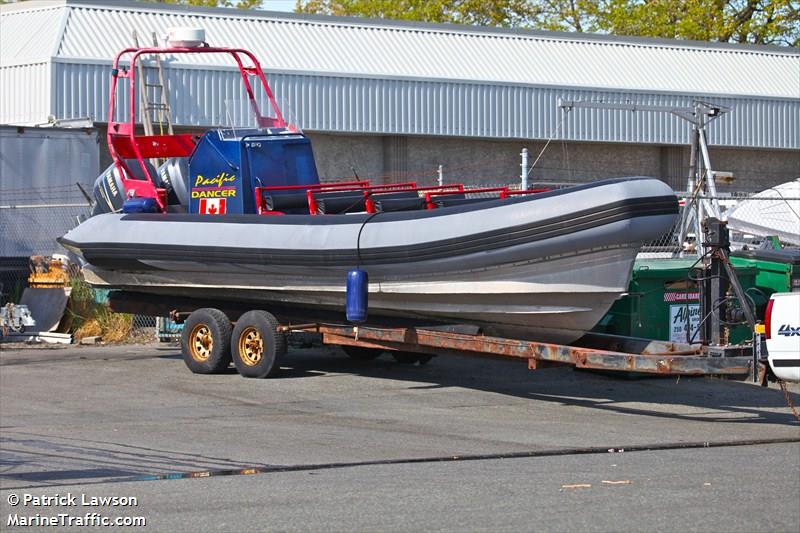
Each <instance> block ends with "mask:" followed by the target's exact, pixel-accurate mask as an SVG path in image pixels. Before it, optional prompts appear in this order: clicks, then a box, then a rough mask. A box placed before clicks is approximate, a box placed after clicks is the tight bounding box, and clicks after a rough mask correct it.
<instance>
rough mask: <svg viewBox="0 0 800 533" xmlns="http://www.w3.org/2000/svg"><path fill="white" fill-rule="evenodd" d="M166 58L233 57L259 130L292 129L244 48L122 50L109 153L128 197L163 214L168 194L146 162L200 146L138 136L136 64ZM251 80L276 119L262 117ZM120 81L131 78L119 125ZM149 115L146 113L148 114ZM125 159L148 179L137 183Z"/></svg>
mask: <svg viewBox="0 0 800 533" xmlns="http://www.w3.org/2000/svg"><path fill="white" fill-rule="evenodd" d="M129 54H133V55H132V56H131V57H130V65H129V66H128V69H127V70H126V69H125V68H123V67H121V66H120V61H121V60H123V59H124V57H125V56H127V55H129ZM165 54H229V55H230V56H231V57H233V59H234V61H235V62H236V66H237V67H238V69H239V73H240V75H241V77H242V82H243V83H244V86H245V88H246V90H247V97H248V100H249V101H250V106H251V107H252V109H253V112H254V113H255V115H256V120H257V122H258V126H259V127H261V128H287V127H291V126H290V125H289V124H287V123H286V121H285V120H284V118H283V115H282V114H281V111H280V109H278V105H277V103H276V102H275V97H274V96H273V94H272V90H271V89H270V87H269V84H268V83H267V79H266V77H265V76H264V71H263V70H262V68H261V64H260V63H259V62H258V60H257V59H256V58H255V56H254V55H253V54H252V53H251V52H249V51H247V50H243V49H241V48H213V47H210V46H200V47H197V48H126V49H124V50H122V51H121V52H120V53H118V54H117V56H116V57H115V58H114V62H113V65H112V68H111V90H110V97H109V104H108V134H107V137H106V140H107V143H108V150H109V152H110V153H111V158H112V159H113V161H114V165H115V167H116V168H117V171H118V172H119V173H120V178H121V181H122V185H123V187H124V188H125V193H126V194H127V195H128V197H135V196H138V197H144V198H154V199H155V200H156V202H157V203H158V207H159V210H160V211H162V212H164V211H166V207H167V206H166V193H165V192H164V191H163V190H157V189H156V187H155V185H154V184H153V183H154V182H153V178H155V176H151V175H150V170H149V169H148V167H147V165H146V164H145V161H144V160H145V159H148V158H152V157H157V158H166V157H187V156H189V155H191V153H192V151H193V150H194V146H195V143H196V137H195V136H194V135H193V134H175V135H136V133H135V131H136V122H135V121H136V103H137V98H136V61H137V60H139V58H140V56H142V55H165ZM242 56H244V58H246V60H249V62H250V63H251V64H250V66H247V65H245V61H243V57H242ZM249 76H257V77H258V79H259V80H261V85H262V86H263V87H264V90H265V91H266V94H267V98H268V99H269V103H270V105H271V106H272V110H273V111H274V113H275V118H270V117H265V116H263V115H262V114H261V112H260V110H259V108H258V104H257V103H256V98H255V93H254V91H253V86H252V85H251V83H250V79H249ZM119 78H127V79H128V80H129V83H128V85H129V87H128V89H129V95H128V100H129V101H128V105H129V109H128V113H129V116H128V119H127V120H126V121H121V122H117V121H115V120H114V111H115V104H116V94H117V81H118V79H119ZM145 112H146V111H145ZM125 159H136V160H137V161H138V163H139V166H140V167H141V169H142V173H143V175H144V178H145V179H136V178H135V176H134V174H133V173H132V172H131V170H130V168H128V166H127V164H126V163H125V161H124V160H125Z"/></svg>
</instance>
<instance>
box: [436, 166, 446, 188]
mask: <svg viewBox="0 0 800 533" xmlns="http://www.w3.org/2000/svg"><path fill="white" fill-rule="evenodd" d="M436 173H437V174H438V176H439V187H441V186H442V185H444V172H443V170H442V165H439V168H438V169H437V170H436Z"/></svg>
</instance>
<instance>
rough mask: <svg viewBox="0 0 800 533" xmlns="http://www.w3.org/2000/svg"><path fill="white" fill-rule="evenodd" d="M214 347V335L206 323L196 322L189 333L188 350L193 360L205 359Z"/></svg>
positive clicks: (209, 355)
mask: <svg viewBox="0 0 800 533" xmlns="http://www.w3.org/2000/svg"><path fill="white" fill-rule="evenodd" d="M213 349H214V337H212V336H211V330H210V329H208V325H206V324H197V325H196V326H195V327H194V328H192V332H191V334H190V335H189V351H190V352H191V355H192V359H194V360H195V361H207V360H208V358H209V357H211V350H213Z"/></svg>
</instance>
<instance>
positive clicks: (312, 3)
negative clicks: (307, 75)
mask: <svg viewBox="0 0 800 533" xmlns="http://www.w3.org/2000/svg"><path fill="white" fill-rule="evenodd" d="M536 10H537V6H536V5H535V4H534V3H532V2H529V1H528V0H434V1H429V0H297V5H296V9H295V11H297V12H298V13H319V14H325V15H336V16H356V17H370V18H387V19H399V20H420V21H425V22H451V23H455V24H472V25H479V26H504V27H517V26H525V25H526V22H527V21H528V20H529V19H530V18H532V17H533V16H535V15H536Z"/></svg>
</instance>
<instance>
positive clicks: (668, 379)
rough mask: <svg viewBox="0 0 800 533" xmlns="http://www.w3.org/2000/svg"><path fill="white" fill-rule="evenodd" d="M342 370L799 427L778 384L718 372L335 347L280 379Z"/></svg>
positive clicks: (631, 410) (797, 397) (300, 361)
mask: <svg viewBox="0 0 800 533" xmlns="http://www.w3.org/2000/svg"><path fill="white" fill-rule="evenodd" d="M326 352H327V353H326ZM341 373H346V374H354V375H359V376H364V377H374V378H382V379H392V380H397V381H406V382H408V384H409V386H408V388H409V390H424V389H442V388H464V389H472V390H476V391H482V392H489V393H496V394H503V395H507V396H511V397H516V398H523V399H528V400H532V401H537V402H548V403H556V404H560V405H564V406H573V407H584V408H587V409H599V410H603V411H610V412H616V413H620V414H626V415H641V416H647V417H656V418H669V419H678V420H691V421H696V422H697V421H702V422H721V423H725V424H778V425H783V426H786V425H800V422H798V420H797V419H796V418H795V417H794V416H793V415H792V413H791V409H790V408H789V406H788V405H787V401H786V398H785V397H784V394H783V392H782V391H781V390H780V389H779V388H777V387H776V386H775V385H774V384H773V385H772V386H770V387H759V386H757V385H754V384H752V383H747V382H742V381H734V380H728V379H722V378H717V377H703V376H699V377H686V376H681V377H678V376H646V375H641V374H639V375H633V376H632V375H630V374H626V373H613V372H602V373H601V372H593V371H587V370H581V369H574V368H572V367H556V368H549V369H543V370H537V371H530V370H528V369H527V364H526V362H525V361H514V360H507V359H501V360H498V359H489V358H478V357H454V356H441V357H436V358H434V359H433V360H431V362H430V363H428V364H426V365H419V364H415V365H406V364H400V363H397V362H395V361H394V360H393V359H392V358H391V356H388V355H386V354H384V355H382V356H381V357H380V358H378V359H376V360H373V361H356V360H352V359H349V358H348V357H347V356H346V355H344V353H343V352H341V351H340V350H339V349H336V348H331V347H329V348H325V349H322V350H320V349H315V350H295V351H292V352H290V353H289V354H288V356H287V357H286V358H285V359H284V361H282V367H281V372H280V374H279V377H278V379H306V378H313V377H317V376H326V375H331V374H341ZM793 388H794V390H797V388H796V387H793ZM788 397H789V399H790V400H791V402H792V404H793V405H795V406H799V407H800V394H798V393H797V392H789V393H788Z"/></svg>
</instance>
